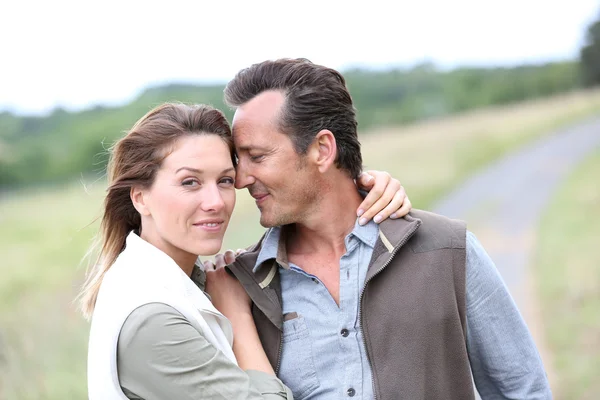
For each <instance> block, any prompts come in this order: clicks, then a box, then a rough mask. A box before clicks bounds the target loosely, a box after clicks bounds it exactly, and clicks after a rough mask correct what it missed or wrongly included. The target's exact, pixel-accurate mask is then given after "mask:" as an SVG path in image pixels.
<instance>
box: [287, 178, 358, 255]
mask: <svg viewBox="0 0 600 400" xmlns="http://www.w3.org/2000/svg"><path fill="white" fill-rule="evenodd" d="M361 202H362V198H361V196H360V194H359V193H358V190H357V189H356V185H355V184H354V181H353V180H351V179H348V178H345V179H339V180H337V181H335V182H333V183H332V184H331V185H326V189H324V193H323V197H321V199H320V202H319V204H318V207H315V209H314V211H313V212H311V214H310V215H307V216H306V218H305V219H304V220H303V221H302V222H300V223H296V224H295V229H294V231H293V232H292V233H291V235H290V236H289V237H288V240H287V243H286V245H287V250H288V253H289V254H296V255H301V254H307V253H313V254H316V253H320V254H323V253H328V254H331V253H332V252H333V253H335V255H336V256H339V257H341V256H342V255H343V254H344V253H345V252H346V245H345V242H344V240H345V238H346V236H347V235H348V234H349V233H350V232H352V229H353V228H354V225H355V223H356V210H357V208H358V206H359V205H360V203H361Z"/></svg>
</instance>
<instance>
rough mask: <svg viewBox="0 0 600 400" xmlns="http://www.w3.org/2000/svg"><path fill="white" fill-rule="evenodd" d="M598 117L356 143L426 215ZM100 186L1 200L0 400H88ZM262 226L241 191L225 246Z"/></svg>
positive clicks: (436, 127)
mask: <svg viewBox="0 0 600 400" xmlns="http://www.w3.org/2000/svg"><path fill="white" fill-rule="evenodd" d="M598 112H600V91H596V92H580V93H574V94H571V95H566V96H560V97H557V98H551V99H546V100H540V101H535V102H529V103H525V104H521V105H519V106H511V107H503V108H496V109H489V110H481V111H477V112H473V113H469V114H464V115H461V116H456V117H452V118H447V119H443V120H436V121H430V122H426V123H420V124H415V125H411V126H405V127H396V128H389V129H385V130H380V131H377V132H373V133H372V134H371V135H366V136H364V137H363V138H361V141H362V142H363V154H364V159H365V163H366V164H367V166H368V167H373V168H377V169H385V170H388V171H390V172H391V173H392V174H393V175H394V176H395V177H398V178H399V179H401V180H402V182H403V184H404V185H405V187H406V188H407V191H408V193H409V195H410V197H411V199H412V201H413V203H414V204H415V206H416V207H419V208H427V207H429V206H430V205H431V203H432V201H434V200H436V199H437V198H439V197H440V196H441V195H442V194H443V193H445V192H446V191H448V190H449V189H450V188H452V187H453V186H454V185H457V184H458V183H460V182H461V181H462V180H464V179H465V178H466V177H467V176H468V175H469V174H471V173H472V172H474V171H475V170H476V169H477V168H479V167H480V166H482V165H485V164H487V163H489V162H490V161H491V160H493V159H495V158H497V157H500V156H501V155H502V154H505V153H506V152H507V151H510V150H512V149H514V148H516V147H518V146H520V145H522V144H523V143H525V142H528V141H530V140H532V139H534V138H536V137H539V136H541V135H543V134H545V133H547V132H550V131H551V130H552V129H554V128H556V127H559V126H562V125H564V124H566V123H567V122H572V121H574V120H577V119H580V118H582V117H584V116H587V115H591V114H593V113H598ZM103 189H104V182H97V183H96V184H94V185H92V187H90V188H89V190H87V191H86V190H84V188H83V185H82V184H81V183H80V182H77V183H74V184H72V185H65V186H47V187H43V186H40V187H32V188H30V189H28V190H27V191H20V192H13V193H9V194H6V193H4V194H0V253H1V254H2V258H3V260H2V263H0V399H7V400H16V399H19V400H21V399H23V400H29V399H32V400H33V399H36V400H38V399H40V400H42V399H48V400H54V399H61V400H62V399H85V398H87V395H86V374H85V371H86V351H87V349H86V345H87V335H88V324H87V323H86V322H85V321H84V320H83V319H82V318H81V316H80V315H79V314H78V313H77V311H76V310H75V307H74V305H73V304H72V300H73V298H74V297H75V295H76V293H77V289H78V287H79V285H80V284H81V279H82V275H83V271H84V269H85V268H84V267H85V266H83V265H80V260H81V258H82V256H83V255H84V253H85V250H86V248H87V247H88V245H89V244H90V242H91V239H92V237H93V235H94V234H95V232H96V231H97V228H98V223H97V222H94V223H92V222H93V220H94V219H95V218H96V217H98V216H99V214H100V206H101V201H102V195H103ZM262 232H263V229H262V228H261V227H260V225H259V223H258V212H257V210H256V207H255V206H254V202H253V199H252V198H251V197H249V196H248V194H247V193H246V192H245V191H242V192H238V202H237V205H236V210H235V212H234V215H233V218H232V222H231V225H230V229H229V230H228V233H227V235H226V237H225V244H224V248H238V247H245V246H247V245H249V244H251V243H253V242H254V241H255V240H257V239H258V237H259V236H260V234H261V233H262Z"/></svg>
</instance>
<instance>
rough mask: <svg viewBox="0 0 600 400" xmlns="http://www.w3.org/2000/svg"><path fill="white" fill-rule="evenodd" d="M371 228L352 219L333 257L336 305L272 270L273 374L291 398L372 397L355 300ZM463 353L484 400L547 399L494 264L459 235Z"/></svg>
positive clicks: (284, 271) (272, 253) (289, 274)
mask: <svg viewBox="0 0 600 400" xmlns="http://www.w3.org/2000/svg"><path fill="white" fill-rule="evenodd" d="M280 234H281V230H280V228H272V229H271V230H270V231H269V232H268V233H267V236H266V238H265V240H264V242H263V246H262V249H261V252H260V254H259V256H258V259H257V262H256V266H257V267H258V265H260V264H261V263H262V262H263V261H265V260H267V259H270V258H276V257H277V251H278V248H279V239H280ZM378 234H379V227H378V225H377V224H375V223H373V222H369V223H368V224H366V225H364V226H361V225H359V224H358V222H357V223H356V224H355V226H354V229H353V231H352V232H351V233H350V234H348V235H347V236H346V238H345V244H346V253H345V254H344V255H343V256H342V258H341V260H340V300H339V301H340V304H339V307H338V305H337V304H336V303H335V301H334V300H333V297H331V294H330V293H329V291H328V290H327V288H326V287H325V285H323V284H322V283H321V282H320V281H319V279H318V278H317V277H316V276H314V275H311V274H307V273H306V272H304V271H303V270H302V268H301V267H299V266H297V265H294V264H292V263H290V264H289V268H286V267H287V266H286V267H283V266H280V268H279V273H280V276H281V288H282V297H283V313H284V316H285V317H284V325H283V348H282V354H281V365H280V368H279V377H280V378H281V380H282V381H283V382H284V383H285V384H286V385H287V386H288V387H289V388H290V389H291V390H292V391H293V393H294V398H295V399H296V400H303V399H332V398H344V397H348V396H352V397H353V398H358V399H373V382H372V377H371V368H370V365H369V361H368V358H367V354H366V351H365V347H364V342H363V337H362V332H361V330H360V325H359V301H360V294H361V292H362V290H363V287H364V283H365V277H366V274H367V269H368V265H369V262H370V260H371V255H372V252H373V248H374V246H375V242H376V240H377V236H378ZM466 259H467V261H466V286H467V287H466V321H467V351H468V353H469V359H470V362H471V370H472V372H473V378H474V381H475V385H476V387H477V390H478V392H479V393H480V395H481V397H482V399H483V400H486V399H504V398H508V399H550V398H552V396H551V393H550V388H549V386H548V381H547V379H546V375H545V372H544V368H543V365H542V362H541V359H540V356H539V354H538V352H537V349H536V347H535V344H534V342H533V339H532V337H531V335H530V333H529V330H528V329H527V326H526V325H525V322H524V320H523V318H522V317H521V315H520V313H519V311H518V309H517V307H516V305H515V303H514V301H513V300H512V298H511V296H510V294H509V292H508V290H507V288H506V286H505V284H504V282H503V280H502V278H501V277H500V274H499V273H498V271H497V269H496V267H495V265H494V263H493V262H492V260H491V259H490V258H489V256H488V255H487V253H486V252H485V250H484V249H483V247H482V246H481V244H480V243H479V241H478V240H477V239H476V238H475V236H474V235H473V234H472V233H471V232H467V258H466Z"/></svg>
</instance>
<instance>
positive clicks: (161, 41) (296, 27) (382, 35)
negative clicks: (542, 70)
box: [0, 0, 600, 116]
mask: <svg viewBox="0 0 600 400" xmlns="http://www.w3.org/2000/svg"><path fill="white" fill-rule="evenodd" d="M356 4H357V3H356V2H354V3H353V2H347V1H346V2H342V1H339V0H335V1H330V2H319V1H317V0H308V1H306V2H304V3H303V4H302V6H301V7H297V6H295V5H293V4H287V3H286V4H281V3H278V2H276V1H274V0H262V1H258V2H253V3H252V4H248V3H246V2H239V1H234V0H228V1H221V2H211V3H206V4H199V3H196V2H191V1H184V0H178V1H173V2H171V3H170V4H169V6H168V8H165V7H163V8H160V7H156V8H149V7H148V6H147V5H146V3H145V2H141V1H137V0H136V1H129V2H127V3H124V4H120V3H119V2H117V1H116V0H108V1H106V2H103V3H102V4H100V5H97V4H92V5H90V4H82V3H80V2H77V1H75V0H57V1H54V2H52V3H46V2H43V1H24V2H19V3H11V4H8V5H5V6H4V7H2V8H3V11H4V13H3V14H4V15H8V16H10V18H8V19H7V21H6V23H5V24H4V25H2V26H0V37H3V38H5V39H3V40H4V41H6V45H5V46H3V47H4V49H3V53H4V54H3V55H4V58H5V59H9V60H18V62H13V63H7V64H6V65H5V66H4V67H5V73H4V74H2V75H0V87H1V88H2V90H0V112H10V113H11V114H15V115H19V116H43V115H49V114H51V113H52V112H53V111H54V110H56V109H58V108H60V109H63V110H66V111H68V112H78V111H82V110H86V109H90V108H93V107H97V106H103V107H115V106H120V105H123V104H127V103H128V102H130V101H132V100H134V99H135V98H136V97H137V96H139V95H140V94H141V93H143V92H144V91H145V90H147V89H148V88H151V87H159V86H165V85H169V84H184V85H194V86H198V85H222V84H225V83H226V82H227V81H228V80H230V79H231V78H232V77H233V76H234V75H235V73H236V72H237V71H239V70H240V69H241V68H244V67H246V66H249V65H250V64H252V63H255V62H260V61H263V60H266V59H275V58H281V57H305V58H308V59H310V60H311V61H313V62H315V63H319V64H323V65H327V66H330V67H332V68H335V69H337V70H340V71H342V72H343V71H347V70H349V69H355V68H361V69H368V70H377V71H382V70H390V69H410V68H411V67H414V66H415V65H418V64H422V63H433V65H435V66H436V68H438V69H441V70H448V69H456V68H464V67H476V68H498V67H512V66H520V65H532V64H533V65H537V64H543V63H552V62H561V61H574V60H576V59H577V58H578V53H579V48H580V47H581V46H582V44H583V42H584V35H585V28H586V27H587V25H589V23H590V22H592V21H593V20H594V18H595V17H596V16H597V15H598V12H599V11H600V1H598V0H581V1H578V2H572V1H567V0H562V1H557V2H555V3H553V4H547V2H545V1H543V0H530V1H529V2H527V3H524V4H521V2H520V1H518V0H506V1H504V2H502V4H481V2H478V1H477V0H455V1H454V2H452V4H449V3H446V2H443V1H439V0H438V1H436V0H427V1H423V2H421V3H419V4H412V3H410V4H408V3H403V4H399V5H398V6H399V7H402V8H401V9H400V12H381V10H386V9H389V7H387V5H386V4H385V2H383V1H379V0H372V1H370V2H369V3H368V5H367V6H359V7H357V6H356ZM360 4H364V3H360ZM261 6H262V8H261ZM117 7H118V8H117ZM32 8H34V9H35V10H36V11H37V12H36V13H35V14H33V13H31V9H32ZM263 9H270V11H271V12H272V13H276V18H272V17H269V16H267V15H266V14H268V13H265V12H263ZM67 10H68V11H67ZM182 10H183V11H182ZM7 11H8V12H7ZM257 11H258V12H257ZM392 11H393V10H392ZM207 15H208V17H207ZM289 15H294V18H290V17H289ZM214 16H222V18H217V17H214ZM277 17H279V18H277ZM337 21H342V22H340V23H338V24H336V23H332V22H337ZM309 22H312V25H310V24H309ZM557 26H559V27H560V28H559V29H557V28H556V27H557ZM6 38H10V39H6ZM396 48H399V49H401V50H400V51H391V49H392V50H393V49H396ZM381 49H384V50H385V51H381ZM207 59H208V60H209V62H207Z"/></svg>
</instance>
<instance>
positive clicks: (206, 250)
mask: <svg viewBox="0 0 600 400" xmlns="http://www.w3.org/2000/svg"><path fill="white" fill-rule="evenodd" d="M222 246H223V240H222V239H221V240H207V241H205V242H204V243H202V245H201V246H198V248H197V251H196V254H198V255H199V256H214V255H215V254H218V253H219V251H220V250H221V247H222Z"/></svg>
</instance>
